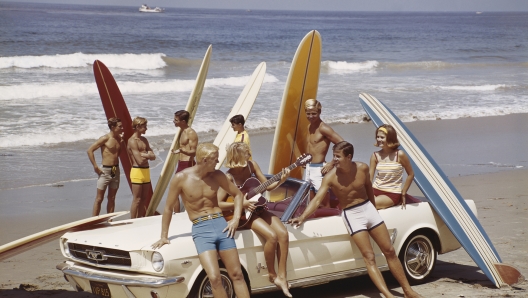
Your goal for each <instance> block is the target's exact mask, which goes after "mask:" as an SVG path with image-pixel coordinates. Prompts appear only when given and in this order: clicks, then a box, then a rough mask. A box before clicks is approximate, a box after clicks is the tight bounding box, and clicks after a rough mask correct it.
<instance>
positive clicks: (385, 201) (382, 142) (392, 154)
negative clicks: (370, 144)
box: [370, 131, 414, 209]
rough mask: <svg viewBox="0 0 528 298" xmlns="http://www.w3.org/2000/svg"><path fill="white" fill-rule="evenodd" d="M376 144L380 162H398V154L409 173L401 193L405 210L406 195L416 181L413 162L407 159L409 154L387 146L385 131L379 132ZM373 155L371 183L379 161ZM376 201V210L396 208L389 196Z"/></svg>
mask: <svg viewBox="0 0 528 298" xmlns="http://www.w3.org/2000/svg"><path fill="white" fill-rule="evenodd" d="M376 142H377V144H378V147H380V148H381V150H380V151H378V157H379V158H380V160H379V161H394V160H396V154H397V155H398V161H399V162H400V163H401V165H402V166H403V168H404V169H405V172H406V173H407V178H406V179H405V182H404V183H403V186H402V192H401V203H402V206H401V208H402V209H405V195H406V194H407V190H409V187H410V186H411V183H412V181H413V179H414V171H413V168H412V165H411V162H410V161H409V157H407V154H405V152H403V151H402V150H398V149H397V148H395V149H392V148H390V147H389V146H388V145H387V138H386V135H385V133H384V132H383V131H378V133H377V135H376ZM374 154H375V153H373V154H372V156H371V157H370V181H374V174H375V172H376V165H377V164H378V162H379V161H378V160H377V159H376V156H375V155H374ZM375 200H376V205H375V206H376V208H377V209H385V208H389V207H392V206H394V201H393V200H391V199H390V198H389V197H388V196H385V195H380V196H376V197H375Z"/></svg>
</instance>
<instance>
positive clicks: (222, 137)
mask: <svg viewBox="0 0 528 298" xmlns="http://www.w3.org/2000/svg"><path fill="white" fill-rule="evenodd" d="M265 74H266V62H261V63H260V64H259V65H258V66H257V68H256V69H255V71H253V74H252V75H251V77H250V78H249V81H248V82H247V84H246V87H244V90H242V93H241V94H240V96H239V97H238V99H237V101H236V102H235V105H234V106H233V108H232V109H231V112H230V113H229V115H227V118H226V120H225V121H224V124H223V125H222V128H221V129H220V131H219V132H218V135H217V136H216V138H215V140H214V142H213V144H215V145H216V146H217V147H218V148H219V149H220V150H219V152H218V153H219V155H218V164H217V165H216V168H217V169H219V168H220V167H221V166H222V165H223V164H224V160H225V158H226V153H227V152H226V146H228V145H229V144H230V143H233V142H234V141H235V138H236V136H237V133H236V132H235V131H234V130H233V129H232V128H231V122H229V119H231V117H233V116H235V115H242V116H244V119H246V120H247V118H248V116H249V113H250V112H251V108H253V104H254V103H255V100H256V99H257V96H258V94H259V91H260V87H261V86H262V82H264V75H265Z"/></svg>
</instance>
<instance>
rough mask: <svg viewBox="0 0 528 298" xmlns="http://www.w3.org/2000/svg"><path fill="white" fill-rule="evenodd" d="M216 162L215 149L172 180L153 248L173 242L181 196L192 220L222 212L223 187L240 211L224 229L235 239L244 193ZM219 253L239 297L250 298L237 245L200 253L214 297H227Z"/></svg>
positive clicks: (199, 256)
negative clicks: (175, 212)
mask: <svg viewBox="0 0 528 298" xmlns="http://www.w3.org/2000/svg"><path fill="white" fill-rule="evenodd" d="M217 163H218V152H214V153H212V154H210V155H209V156H208V157H206V158H203V159H202V160H198V161H197V164H196V165H195V166H194V167H191V168H187V169H185V170H183V171H181V172H179V173H177V174H176V175H174V177H173V178H172V180H171V182H170V186H169V194H168V196H167V202H166V204H165V209H163V215H162V219H161V239H160V240H158V241H157V242H156V243H154V244H152V248H153V249H158V248H160V247H162V246H163V245H165V244H170V240H169V226H170V222H171V219H172V211H173V210H180V206H179V205H180V201H179V199H178V197H179V196H181V197H182V200H183V204H184V205H185V209H186V210H187V215H188V216H189V219H190V220H193V219H195V218H198V217H201V216H204V215H208V214H214V213H218V212H222V210H221V209H220V207H219V205H218V199H217V192H218V191H219V190H220V189H224V190H225V191H226V192H227V193H229V194H231V195H232V196H234V198H235V199H234V205H235V207H234V209H235V211H236V212H235V214H238V216H234V217H233V219H232V220H230V221H229V222H228V223H227V227H226V228H225V229H224V232H225V231H228V237H231V238H233V236H234V235H235V231H236V229H237V227H238V223H239V220H240V214H241V212H242V202H243V200H244V196H243V195H242V193H241V192H240V190H239V189H238V188H237V187H236V186H235V185H234V184H233V183H231V182H230V181H229V180H228V179H227V177H226V175H225V174H224V173H222V171H219V170H215V166H216V164H217ZM217 253H218V254H219V255H220V259H222V262H223V263H224V264H225V266H226V269H227V272H228V274H229V277H230V278H231V280H232V281H233V286H234V289H235V293H236V295H237V297H241V298H244V297H249V291H248V289H247V286H246V282H245V280H244V275H243V273H242V268H241V265H240V259H239V256H238V251H237V249H236V248H233V249H228V250H222V251H218V252H217V251H216V250H208V251H205V252H203V253H201V254H199V255H198V258H199V259H200V263H201V264H202V267H203V268H204V270H205V272H206V274H207V277H208V278H209V280H210V282H211V286H212V291H213V296H214V297H220V298H227V294H226V292H225V290H224V288H223V286H222V279H221V276H220V267H219V265H218V257H217Z"/></svg>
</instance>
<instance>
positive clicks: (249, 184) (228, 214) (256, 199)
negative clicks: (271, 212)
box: [222, 177, 268, 228]
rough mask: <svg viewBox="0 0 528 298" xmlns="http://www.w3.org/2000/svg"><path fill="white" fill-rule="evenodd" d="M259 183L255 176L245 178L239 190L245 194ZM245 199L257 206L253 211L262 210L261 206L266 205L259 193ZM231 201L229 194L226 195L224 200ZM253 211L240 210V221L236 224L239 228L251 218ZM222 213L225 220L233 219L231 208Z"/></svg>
mask: <svg viewBox="0 0 528 298" xmlns="http://www.w3.org/2000/svg"><path fill="white" fill-rule="evenodd" d="M260 185H261V183H260V181H259V180H258V179H257V178H255V177H250V178H248V179H246V181H244V183H243V184H242V186H241V187H240V191H241V192H242V193H243V194H244V195H245V194H247V193H249V192H251V191H252V190H253V189H255V188H257V187H259V186H260ZM246 199H247V200H249V201H250V202H253V203H254V205H255V207H257V208H256V209H255V211H259V210H262V208H264V206H266V203H267V202H268V201H267V200H266V198H264V197H263V196H262V195H261V194H260V193H258V194H256V195H254V196H253V197H251V198H246ZM233 201H234V199H233V197H231V196H230V197H228V198H227V200H226V202H233ZM255 211H249V210H247V209H244V211H243V212H242V216H241V217H240V223H239V224H238V227H239V228H241V227H243V226H245V225H246V224H247V223H248V222H249V220H250V219H251V216H252V215H253V214H254V213H255ZM222 213H223V215H224V218H225V220H226V221H229V220H231V219H233V213H234V212H233V211H232V210H229V211H223V212H222Z"/></svg>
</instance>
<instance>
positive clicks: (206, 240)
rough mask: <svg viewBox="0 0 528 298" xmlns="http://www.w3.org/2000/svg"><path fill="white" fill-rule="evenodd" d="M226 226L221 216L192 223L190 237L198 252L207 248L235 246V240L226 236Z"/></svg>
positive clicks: (217, 248)
mask: <svg viewBox="0 0 528 298" xmlns="http://www.w3.org/2000/svg"><path fill="white" fill-rule="evenodd" d="M226 227H227V222H226V221H225V219H224V218H223V217H219V218H215V219H210V220H206V221H201V222H199V223H196V224H193V226H192V237H193V240H194V245H195V246H196V250H197V251H198V254H201V253H203V252H205V251H208V250H217V251H220V250H228V249H232V248H236V244H235V240H234V239H233V238H229V237H227V231H225V232H222V231H223V230H224V229H225V228H226Z"/></svg>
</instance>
